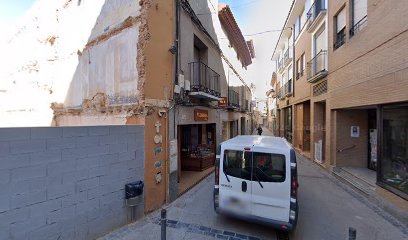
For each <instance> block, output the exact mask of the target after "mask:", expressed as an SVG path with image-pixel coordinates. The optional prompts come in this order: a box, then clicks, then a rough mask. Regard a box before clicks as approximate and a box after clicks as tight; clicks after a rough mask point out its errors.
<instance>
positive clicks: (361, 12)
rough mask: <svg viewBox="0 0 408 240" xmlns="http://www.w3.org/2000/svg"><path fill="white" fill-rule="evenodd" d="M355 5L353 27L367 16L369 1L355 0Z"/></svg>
mask: <svg viewBox="0 0 408 240" xmlns="http://www.w3.org/2000/svg"><path fill="white" fill-rule="evenodd" d="M353 3H354V5H353V25H355V24H356V23H358V22H359V21H360V20H361V19H363V18H364V17H365V16H366V15H367V0H354V2H353Z"/></svg>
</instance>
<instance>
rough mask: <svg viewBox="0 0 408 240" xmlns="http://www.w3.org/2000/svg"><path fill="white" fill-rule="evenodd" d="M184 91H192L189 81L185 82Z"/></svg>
mask: <svg viewBox="0 0 408 240" xmlns="http://www.w3.org/2000/svg"><path fill="white" fill-rule="evenodd" d="M184 89H185V90H186V91H190V81H189V80H187V79H186V80H185V81H184Z"/></svg>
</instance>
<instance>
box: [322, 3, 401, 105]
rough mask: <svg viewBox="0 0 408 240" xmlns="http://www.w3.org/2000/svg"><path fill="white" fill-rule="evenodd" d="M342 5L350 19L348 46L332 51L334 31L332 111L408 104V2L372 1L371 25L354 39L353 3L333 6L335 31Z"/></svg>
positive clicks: (330, 91)
mask: <svg viewBox="0 0 408 240" xmlns="http://www.w3.org/2000/svg"><path fill="white" fill-rule="evenodd" d="M342 6H345V8H346V11H347V18H348V21H347V22H348V24H347V26H346V30H347V31H346V32H347V36H346V43H345V44H344V45H343V46H341V47H340V48H338V49H336V50H333V44H332V43H333V36H334V33H333V27H331V28H330V31H329V42H330V43H331V44H330V48H329V55H330V57H329V69H330V74H329V76H328V84H329V95H330V100H331V102H330V108H331V109H336V108H346V107H354V106H364V105H372V104H382V103H392V102H399V101H407V100H408V94H407V92H408V81H407V76H408V75H407V73H408V62H407V59H406V56H407V55H408V32H407V21H406V20H405V18H404V17H403V16H405V15H406V13H407V12H408V2H407V1H399V0H389V1H381V2H378V1H374V0H368V1H367V24H366V26H365V27H364V28H363V29H361V31H359V32H357V33H356V34H355V35H354V36H353V37H351V38H350V35H349V29H350V27H351V26H350V23H351V11H350V8H351V6H350V4H349V1H334V2H331V4H330V5H329V15H330V16H329V20H330V22H331V24H330V26H333V24H334V23H333V17H334V14H335V13H336V12H337V11H338V10H339V9H340V8H341V7H342Z"/></svg>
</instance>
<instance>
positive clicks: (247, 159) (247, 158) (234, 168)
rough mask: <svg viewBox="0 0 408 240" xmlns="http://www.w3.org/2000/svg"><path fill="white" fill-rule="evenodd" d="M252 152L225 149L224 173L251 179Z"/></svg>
mask: <svg viewBox="0 0 408 240" xmlns="http://www.w3.org/2000/svg"><path fill="white" fill-rule="evenodd" d="M251 158H252V156H251V152H245V154H244V152H243V151H237V150H225V152H224V164H223V165H224V173H225V174H227V175H229V176H232V177H236V178H241V179H245V180H251V170H252V168H251V163H252V159H251Z"/></svg>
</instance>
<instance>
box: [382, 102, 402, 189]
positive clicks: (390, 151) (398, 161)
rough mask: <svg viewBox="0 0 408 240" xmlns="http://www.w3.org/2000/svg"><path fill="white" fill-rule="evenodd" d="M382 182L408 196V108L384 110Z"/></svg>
mask: <svg viewBox="0 0 408 240" xmlns="http://www.w3.org/2000/svg"><path fill="white" fill-rule="evenodd" d="M382 148H383V149H382V159H381V182H383V183H385V184H387V185H388V186H391V187H393V188H395V189H396V190H398V191H401V192H403V193H404V194H408V106H402V107H384V108H383V146H382Z"/></svg>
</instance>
